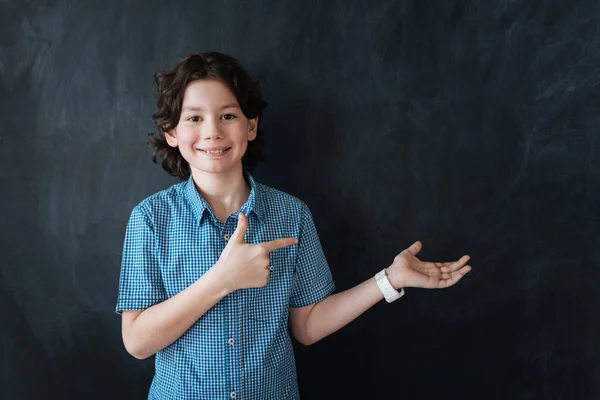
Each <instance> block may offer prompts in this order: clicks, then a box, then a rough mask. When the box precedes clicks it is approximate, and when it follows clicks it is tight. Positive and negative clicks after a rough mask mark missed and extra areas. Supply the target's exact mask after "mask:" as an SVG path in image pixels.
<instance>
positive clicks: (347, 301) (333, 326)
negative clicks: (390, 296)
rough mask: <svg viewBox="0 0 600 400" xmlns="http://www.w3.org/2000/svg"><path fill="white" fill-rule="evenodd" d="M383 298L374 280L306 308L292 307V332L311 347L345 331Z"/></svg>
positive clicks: (298, 339)
mask: <svg viewBox="0 0 600 400" xmlns="http://www.w3.org/2000/svg"><path fill="white" fill-rule="evenodd" d="M382 299H383V294H382V293H381V290H379V287H378V286H377V282H375V279H374V278H371V279H368V280H366V281H364V282H363V283H361V284H359V285H357V286H355V287H353V288H351V289H348V290H345V291H343V292H339V293H336V294H333V295H331V296H329V297H327V298H325V299H324V300H322V301H320V302H318V303H315V304H311V305H309V306H306V307H300V308H290V331H291V332H292V335H293V336H294V338H295V339H296V340H297V341H299V342H300V343H302V344H303V345H305V346H309V345H311V344H313V343H315V342H318V341H319V340H321V339H323V338H324V337H326V336H329V335H331V334H332V333H333V332H335V331H337V330H339V329H340V328H343V327H344V326H346V325H348V324H349V323H350V322H352V321H353V320H355V319H356V318H357V317H358V316H360V315H361V314H362V313H364V312H365V311H367V310H368V309H369V308H371V307H372V306H373V305H375V304H376V303H378V302H379V301H380V300H382Z"/></svg>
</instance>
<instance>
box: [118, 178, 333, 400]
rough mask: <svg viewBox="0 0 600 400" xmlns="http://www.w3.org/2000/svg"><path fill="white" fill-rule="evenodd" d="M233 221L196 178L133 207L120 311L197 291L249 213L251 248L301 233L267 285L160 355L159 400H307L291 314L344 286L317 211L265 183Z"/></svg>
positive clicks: (232, 299) (207, 318) (281, 253)
mask: <svg viewBox="0 0 600 400" xmlns="http://www.w3.org/2000/svg"><path fill="white" fill-rule="evenodd" d="M244 178H245V179H246V181H247V182H249V183H250V185H251V192H250V196H249V197H248V200H247V201H246V203H245V204H244V205H243V206H242V207H241V209H240V210H238V211H237V212H235V213H233V214H231V215H230V216H229V217H228V218H227V220H226V221H225V223H224V224H223V223H222V222H220V221H219V220H218V219H217V218H216V217H215V215H214V213H213V211H212V209H211V208H210V206H209V205H208V203H207V202H206V201H205V200H204V199H203V198H202V196H201V195H200V194H199V193H198V191H197V190H196V188H195V186H194V182H193V180H192V178H191V177H190V179H188V180H186V181H183V182H181V183H177V184H175V185H173V186H171V187H170V188H168V189H166V190H163V191H160V192H158V193H156V194H154V195H152V196H150V197H148V198H146V199H145V200H143V201H142V202H141V203H139V204H138V205H137V206H135V207H134V208H133V211H132V213H131V216H130V219H129V223H128V225H127V230H126V233H125V243H124V248H123V257H122V265H121V275H120V281H119V293H118V299H117V305H116V312H117V313H119V314H120V313H121V311H123V310H143V309H146V308H148V307H150V306H152V305H154V304H157V303H160V302H162V301H165V300H167V299H168V298H170V297H172V296H175V295H176V294H177V293H179V292H180V291H182V290H184V289H185V288H187V287H188V286H190V285H191V284H192V283H193V282H194V281H196V280H197V279H198V278H200V277H201V276H202V274H204V273H205V272H206V271H207V270H208V269H210V268H211V267H212V266H213V265H214V264H215V263H216V262H217V260H218V259H219V256H220V255H221V252H222V251H223V249H224V248H225V245H226V244H227V240H228V239H229V237H230V236H231V235H232V234H233V232H234V231H235V228H236V226H237V215H238V213H239V212H243V213H244V214H245V215H246V216H248V231H247V233H246V237H245V240H246V242H247V243H261V242H266V241H270V240H274V239H279V238H284V237H297V238H298V240H299V242H298V244H296V245H293V246H289V247H285V248H283V249H279V250H275V251H273V252H271V253H270V262H271V264H270V265H272V266H274V270H272V271H271V272H270V277H269V281H268V283H267V285H266V286H265V287H262V288H249V289H241V290H237V291H235V292H233V293H231V294H229V295H228V296H226V297H224V298H223V299H222V300H221V301H219V302H218V303H217V304H216V305H215V306H214V307H212V308H211V309H210V310H208V312H206V313H205V314H204V315H203V316H202V317H201V318H200V319H198V321H196V322H195V323H194V324H193V325H192V326H191V327H190V329H189V330H188V331H186V332H185V333H184V334H183V335H182V336H181V337H180V338H179V339H177V340H176V341H175V342H173V343H172V344H171V345H169V346H167V347H166V348H164V349H163V350H161V351H159V352H158V353H156V358H155V374H154V378H153V380H152V385H151V387H150V391H149V394H148V398H149V399H160V400H167V399H177V400H182V399H210V400H215V399H244V400H246V399H248V400H254V399H260V400H267V399H277V400H283V399H298V398H299V392H298V384H297V378H296V366H295V359H294V353H293V348H292V342H291V337H290V332H289V329H288V309H289V308H290V307H303V306H307V305H310V304H313V303H316V302H318V301H320V300H322V299H324V298H325V297H327V296H328V295H330V294H331V293H333V292H334V290H335V284H334V281H333V279H332V276H331V272H330V270H329V266H328V264H327V260H326V258H325V255H324V253H323V250H322V247H321V244H320V242H319V237H318V235H317V231H316V228H315V225H314V221H313V217H312V214H311V212H310V210H309V208H308V207H307V205H306V204H305V203H304V202H302V201H301V200H300V199H298V198H296V197H294V196H292V195H290V194H287V193H285V192H282V191H279V190H276V189H274V188H271V187H268V186H266V185H263V184H261V183H258V182H256V181H255V179H254V177H253V176H252V174H251V173H249V172H248V171H244Z"/></svg>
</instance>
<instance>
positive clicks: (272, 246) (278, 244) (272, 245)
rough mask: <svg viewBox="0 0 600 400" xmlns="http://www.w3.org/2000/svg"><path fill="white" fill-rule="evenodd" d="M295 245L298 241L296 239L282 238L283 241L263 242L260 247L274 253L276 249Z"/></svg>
mask: <svg viewBox="0 0 600 400" xmlns="http://www.w3.org/2000/svg"><path fill="white" fill-rule="evenodd" d="M297 243H298V239H296V238H283V239H276V240H271V241H270V242H264V243H263V244H262V245H263V247H264V248H265V249H266V250H267V251H268V252H269V253H270V252H272V251H275V250H278V249H281V248H284V247H288V246H293V245H295V244H297Z"/></svg>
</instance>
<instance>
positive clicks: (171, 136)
mask: <svg viewBox="0 0 600 400" xmlns="http://www.w3.org/2000/svg"><path fill="white" fill-rule="evenodd" d="M165 139H166V140H167V143H168V144H169V146H171V147H177V130H176V128H173V129H171V130H170V131H168V132H165Z"/></svg>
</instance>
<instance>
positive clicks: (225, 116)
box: [222, 114, 237, 120]
mask: <svg viewBox="0 0 600 400" xmlns="http://www.w3.org/2000/svg"><path fill="white" fill-rule="evenodd" d="M222 118H223V119H224V120H231V119H234V118H237V117H236V116H235V115H233V114H223V116H222Z"/></svg>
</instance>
